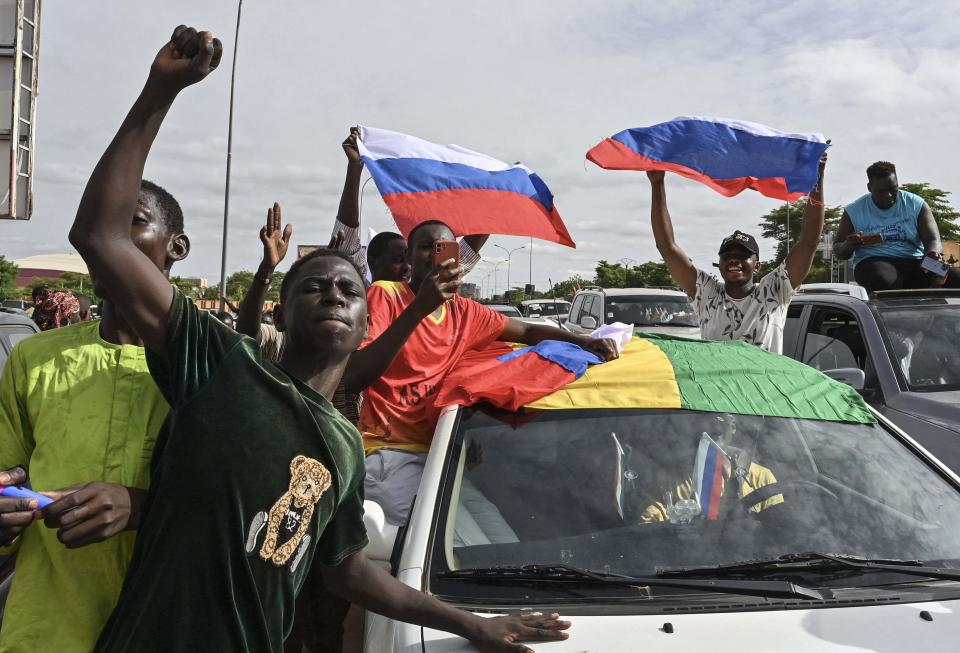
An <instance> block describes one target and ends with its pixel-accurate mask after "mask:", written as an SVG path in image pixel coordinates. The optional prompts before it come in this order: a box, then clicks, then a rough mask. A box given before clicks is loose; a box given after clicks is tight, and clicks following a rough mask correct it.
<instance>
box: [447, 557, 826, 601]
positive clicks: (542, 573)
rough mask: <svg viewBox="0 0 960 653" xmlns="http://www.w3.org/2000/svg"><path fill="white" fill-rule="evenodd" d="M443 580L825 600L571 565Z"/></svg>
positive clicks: (780, 588) (760, 586)
mask: <svg viewBox="0 0 960 653" xmlns="http://www.w3.org/2000/svg"><path fill="white" fill-rule="evenodd" d="M437 577H438V578H443V579H446V580H469V581H474V582H477V581H480V582H484V581H487V582H496V583H502V582H511V581H518V582H522V581H541V582H580V583H585V582H586V583H602V584H613V585H624V586H654V587H674V588H679V589H690V590H698V591H703V592H721V593H726V594H747V595H750V596H762V597H766V598H777V599H814V600H818V601H819V600H822V599H824V598H826V597H825V595H824V593H823V592H822V591H820V590H815V589H813V588H810V587H804V586H802V585H797V584H795V583H792V582H789V581H781V580H724V581H717V580H712V579H696V578H676V579H674V578H661V577H659V576H626V575H623V574H614V573H610V572H606V571H596V570H593V569H581V568H579V567H573V566H570V565H519V566H502V567H478V568H473V569H457V570H455V571H442V572H439V573H437Z"/></svg>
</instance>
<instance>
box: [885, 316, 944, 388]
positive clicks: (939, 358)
mask: <svg viewBox="0 0 960 653" xmlns="http://www.w3.org/2000/svg"><path fill="white" fill-rule="evenodd" d="M879 315H880V322H881V324H882V326H883V328H884V330H885V332H886V336H887V349H888V351H889V355H890V359H891V360H892V361H893V362H894V365H896V366H897V367H899V368H900V370H901V371H902V372H903V377H904V378H905V379H906V381H907V385H908V386H909V388H910V390H912V391H914V392H940V391H950V390H960V348H958V346H957V343H958V341H960V304H955V303H950V302H949V301H945V300H939V302H937V303H934V300H930V301H928V302H925V303H921V304H918V305H912V306H897V305H894V306H883V307H881V308H880V309H879Z"/></svg>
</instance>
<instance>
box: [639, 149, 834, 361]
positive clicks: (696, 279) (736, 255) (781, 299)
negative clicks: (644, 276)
mask: <svg viewBox="0 0 960 653" xmlns="http://www.w3.org/2000/svg"><path fill="white" fill-rule="evenodd" d="M826 162H827V155H826V154H824V155H823V158H821V159H820V176H819V178H818V179H817V185H816V186H814V188H813V190H811V191H810V195H809V197H808V198H807V203H806V206H805V207H804V211H803V225H802V226H801V228H800V239H799V241H798V242H797V244H796V245H795V246H794V247H793V249H791V250H790V253H789V254H788V255H787V258H786V259H785V260H784V262H783V263H781V264H780V265H779V266H777V267H776V268H775V269H774V270H771V271H770V272H769V273H768V274H766V275H765V276H764V277H763V279H761V280H760V281H758V282H756V283H755V282H754V275H755V274H756V271H757V267H758V266H759V264H760V248H759V247H758V246H757V241H756V239H755V238H754V237H753V236H751V235H749V234H745V233H743V232H742V231H739V230H737V231H735V232H733V233H732V234H731V235H729V236H727V237H726V238H724V239H723V242H722V243H721V244H720V251H719V256H720V261H719V263H718V264H714V265H716V266H717V267H718V268H719V269H720V277H721V278H722V279H723V282H722V283H721V282H720V281H718V280H717V279H716V278H715V277H714V276H713V275H711V274H708V273H707V272H706V271H704V270H699V269H697V267H696V266H694V264H693V261H691V260H690V257H688V256H687V254H686V253H685V252H684V251H683V250H682V249H680V246H679V245H678V244H677V242H676V241H675V240H674V237H673V224H672V223H671V221H670V212H669V211H668V210H667V193H666V187H665V185H664V180H663V178H664V173H663V172H662V171H649V172H647V177H648V178H649V179H650V185H651V187H652V190H653V203H652V205H651V209H650V221H651V224H652V226H653V237H654V240H655V241H656V243H657V249H658V250H659V251H660V255H661V256H663V260H664V261H665V262H666V264H667V269H668V270H669V271H670V274H671V275H672V276H673V278H674V280H676V282H677V285H679V286H680V287H681V288H682V289H683V291H684V292H685V293H687V295H688V296H689V297H690V299H691V300H692V301H693V307H694V308H695V309H696V311H697V315H698V316H699V318H700V333H701V335H702V336H703V338H704V339H706V340H743V341H745V342H749V343H750V344H752V345H757V346H758V347H760V348H762V349H765V350H767V351H772V352H774V353H777V354H780V353H782V352H783V325H784V323H785V322H786V319H787V306H788V305H789V304H790V298H791V297H793V293H794V289H795V288H796V287H797V286H799V285H800V284H801V283H802V282H803V280H804V279H805V278H806V276H807V274H808V273H809V272H810V266H811V265H812V264H813V257H814V254H816V251H817V243H819V242H820V233H821V232H822V231H823V220H824V207H823V171H824V167H825V166H826Z"/></svg>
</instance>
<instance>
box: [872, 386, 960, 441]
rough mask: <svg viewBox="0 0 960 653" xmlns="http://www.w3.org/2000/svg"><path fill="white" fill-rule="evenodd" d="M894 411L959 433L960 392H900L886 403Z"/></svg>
mask: <svg viewBox="0 0 960 653" xmlns="http://www.w3.org/2000/svg"><path fill="white" fill-rule="evenodd" d="M887 405H888V406H889V407H890V408H893V409H894V410H899V411H900V412H902V413H908V414H910V415H911V416H913V417H916V418H917V419H919V420H923V421H925V422H932V423H934V424H936V425H937V426H940V427H943V428H945V429H948V430H951V431H955V432H957V433H960V391H956V390H953V391H949V392H902V393H900V394H899V395H897V396H896V397H894V398H892V399H891V400H890V401H888V402H887Z"/></svg>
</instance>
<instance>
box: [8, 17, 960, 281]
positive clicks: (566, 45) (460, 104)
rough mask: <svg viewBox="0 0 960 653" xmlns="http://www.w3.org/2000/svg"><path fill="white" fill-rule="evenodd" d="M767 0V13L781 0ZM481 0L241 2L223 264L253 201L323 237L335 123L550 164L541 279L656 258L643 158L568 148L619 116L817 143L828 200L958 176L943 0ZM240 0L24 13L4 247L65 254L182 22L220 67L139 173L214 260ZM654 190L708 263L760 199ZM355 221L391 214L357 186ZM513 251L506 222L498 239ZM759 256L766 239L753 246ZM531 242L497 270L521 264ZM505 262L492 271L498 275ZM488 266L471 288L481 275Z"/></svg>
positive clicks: (956, 97) (298, 233)
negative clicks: (26, 174) (34, 62)
mask: <svg viewBox="0 0 960 653" xmlns="http://www.w3.org/2000/svg"><path fill="white" fill-rule="evenodd" d="M778 4H782V8H781V9H776V8H775V7H776V6H777V5H778ZM759 7H760V5H758V4H757V3H754V2H746V1H741V0H733V1H731V2H726V3H716V2H683V3H665V2H640V1H634V2H627V1H601V2H575V1H572V0H544V1H532V0H531V1H519V0H507V1H504V0H488V1H486V2H472V3H467V2H439V1H434V2H427V1H425V0H421V1H415V0H408V1H405V2H396V1H395V0H394V1H383V2H381V1H368V2H350V3H346V2H341V3H330V2H323V3H319V2H309V1H308V0H296V1H294V0H273V1H271V2H267V1H266V0H247V2H246V3H245V4H244V7H243V12H244V13H243V18H242V24H241V32H240V48H239V57H238V64H237V87H236V109H235V124H234V153H233V180H232V194H231V213H230V236H229V241H228V242H229V252H230V253H229V259H228V270H229V271H234V270H238V269H253V268H255V266H256V265H257V262H258V261H259V256H260V251H261V250H260V245H259V241H258V238H257V231H258V228H259V225H260V224H261V223H262V220H263V216H264V214H265V210H266V207H267V206H269V205H270V204H271V203H272V202H273V201H274V200H279V201H280V202H282V203H283V205H284V209H285V210H284V216H285V218H286V219H287V220H288V221H290V222H293V223H294V229H295V232H294V241H295V243H299V244H316V243H323V242H326V240H327V239H328V238H329V234H330V228H331V225H332V222H333V218H334V216H335V213H336V206H337V202H338V200H339V194H340V187H341V184H342V180H343V173H344V165H345V159H344V156H343V153H342V151H341V149H340V142H341V141H342V140H343V138H344V137H345V136H346V134H347V132H348V128H349V126H350V125H354V124H358V123H359V124H366V125H371V126H377V127H383V128H387V129H393V130H397V131H402V132H407V133H410V134H414V135H417V136H420V137H422V138H426V139H428V140H432V141H436V142H443V143H457V144H459V145H462V146H464V147H468V148H471V149H474V150H479V151H481V152H484V153H486V154H490V155H492V156H495V157H497V158H499V159H502V160H505V161H517V160H520V161H523V162H524V163H525V164H526V165H528V166H529V167H531V168H532V169H534V170H536V171H537V172H538V173H540V175H541V176H542V177H543V178H544V180H545V181H546V182H547V184H548V185H549V186H550V188H551V190H552V191H553V193H554V195H555V197H556V201H557V206H558V208H559V210H560V213H561V215H562V216H563V217H564V220H565V222H566V224H567V227H568V228H569V230H570V232H571V234H572V236H573V238H574V240H576V242H577V249H576V250H570V249H567V248H564V247H559V246H556V245H553V244H548V243H539V242H537V243H535V245H534V252H533V270H532V277H533V281H534V282H535V283H537V284H538V286H539V287H544V286H545V285H546V280H547V278H548V277H551V278H552V279H553V280H554V281H558V280H561V279H565V278H567V277H569V276H570V275H571V274H574V273H581V274H583V275H585V276H591V275H592V268H593V266H594V264H595V262H596V261H597V260H598V259H600V258H606V259H608V260H616V259H620V258H624V257H627V258H631V259H635V260H638V261H646V260H651V259H657V258H658V256H657V253H656V249H655V248H654V245H653V238H652V236H651V233H650V228H649V208H650V207H649V187H648V184H647V182H646V178H645V176H644V175H643V174H642V173H634V172H612V171H604V170H601V169H599V168H597V167H596V166H594V165H593V164H590V163H588V162H586V160H585V159H584V153H585V152H586V151H587V150H588V149H589V148H590V147H591V146H593V145H594V144H595V143H597V142H598V141H599V140H601V139H602V138H604V137H606V136H609V135H611V134H613V133H615V132H617V131H620V130H621V129H625V128H628V127H638V126H644V125H648V124H652V123H656V122H661V121H663V120H668V119H670V118H672V117H674V116H676V115H714V116H725V117H732V118H740V119H745V120H751V121H755V122H761V123H765V124H768V125H771V126H774V127H776V128H779V129H782V130H785V131H818V132H821V133H823V134H825V135H826V136H827V137H829V138H832V139H833V143H834V148H833V149H832V150H831V153H830V163H829V166H828V177H827V182H826V192H827V200H828V202H830V203H836V204H839V203H845V202H848V201H850V200H852V199H854V198H856V197H857V196H858V195H860V194H861V193H862V192H864V184H865V181H866V180H865V177H864V173H863V170H864V168H865V167H866V165H867V164H869V163H870V162H872V161H874V160H876V159H881V158H883V159H889V160H892V161H894V162H895V163H896V164H897V166H898V169H899V170H900V177H901V181H928V182H930V183H932V184H934V185H936V186H938V187H941V188H945V189H948V190H955V191H960V171H958V166H957V165H956V164H955V158H954V149H953V148H955V147H956V145H957V143H958V142H960V138H958V136H960V121H958V120H957V119H956V117H957V115H958V110H960V66H958V63H957V62H958V54H960V46H958V45H957V44H958V43H960V23H958V21H956V20H954V19H953V17H954V9H953V7H952V3H951V4H948V3H947V2H940V1H930V2H925V3H901V6H900V7H899V8H898V7H896V3H877V2H860V1H850V2H844V3H835V2H831V3H828V2H790V3H764V4H763V7H764V8H763V10H762V12H760V11H759ZM235 19H236V3H235V2H227V1H221V0H204V2H196V1H195V0H194V1H189V2H188V1H186V0H167V1H165V2H163V3H159V2H150V3H147V2H121V1H119V0H96V1H94V0H70V1H69V2H67V1H65V0H47V2H46V3H45V5H44V14H43V24H42V35H41V36H42V40H41V43H42V52H41V72H40V89H41V92H40V97H39V104H38V132H37V133H38V142H37V163H36V181H35V186H34V193H35V210H34V215H33V219H32V220H30V221H29V222H20V223H11V222H3V223H0V254H2V255H4V256H6V257H8V258H19V257H23V256H28V255H31V254H36V253H43V252H60V251H69V244H68V243H67V237H66V234H67V230H68V228H69V224H70V222H71V220H72V217H73V214H74V212H75V210H76V206H77V203H78V201H79V198H80V195H81V193H82V190H83V184H84V182H85V181H86V178H87V176H88V175H89V173H90V171H91V170H92V168H93V166H94V164H95V163H96V161H97V159H98V157H99V156H100V154H101V153H102V151H103V149H104V148H105V147H106V145H107V143H108V142H109V140H110V139H111V137H112V135H113V133H114V132H115V130H116V128H117V126H118V125H119V124H120V121H121V120H122V118H123V115H124V114H125V113H126V111H127V109H128V108H129V106H130V104H131V102H132V101H133V99H134V98H135V97H136V95H137V93H138V91H139V90H140V87H141V86H142V84H143V80H144V79H145V76H146V73H147V70H148V67H149V64H150V62H151V60H152V58H153V56H154V54H155V53H156V51H157V50H158V49H159V47H160V46H161V45H162V44H163V43H164V42H165V41H166V39H167V38H168V37H169V34H170V32H171V31H172V29H173V28H174V27H175V26H176V25H177V24H179V23H186V24H191V25H194V26H196V27H198V28H201V29H209V30H211V31H213V32H214V33H215V34H217V35H218V36H219V37H220V38H221V39H222V40H223V42H224V45H225V47H226V49H227V51H226V53H225V62H224V65H222V66H221V69H220V70H218V71H217V72H216V73H214V74H213V75H212V76H211V77H210V78H208V79H207V80H206V81H205V82H203V83H202V84H200V85H198V86H195V87H192V88H190V89H188V90H187V91H185V92H184V93H183V94H182V95H181V96H180V98H179V99H178V101H177V104H176V105H175V106H174V108H173V110H172V111H171V113H170V114H169V116H168V118H167V121H166V123H165V125H164V128H163V130H162V131H161V133H160V136H159V138H158V140H157V143H156V145H155V146H154V148H153V151H152V154H151V157H150V160H149V161H148V164H147V170H146V175H147V177H148V178H151V179H153V180H155V181H157V182H158V183H160V184H161V185H163V186H165V187H166V188H167V189H168V190H170V191H171V192H172V193H173V194H174V195H175V196H176V197H177V198H178V199H179V201H180V203H181V204H182V206H183V208H184V211H185V214H186V220H187V231H188V233H189V234H190V236H191V239H192V242H193V250H192V252H191V254H190V257H189V259H188V260H187V261H185V262H184V263H181V264H179V265H178V268H177V269H176V271H177V272H178V273H179V274H181V275H183V276H204V277H207V278H209V279H210V280H211V282H216V280H217V279H219V269H220V238H221V236H220V234H221V228H222V216H223V179H224V171H225V159H226V135H227V107H228V100H229V83H230V70H229V65H230V60H229V57H230V56H232V54H233V50H234V48H233V30H234V24H235V22H234V21H235ZM668 197H669V200H670V208H671V212H672V214H673V217H674V223H675V227H676V231H677V237H678V240H679V241H680V243H681V245H682V246H683V247H684V248H685V249H686V250H687V252H688V253H689V254H690V255H691V257H692V258H693V259H694V261H695V263H696V264H697V265H699V266H702V267H709V264H710V263H711V262H712V261H713V260H714V259H715V252H716V247H717V244H718V242H719V240H720V239H721V237H722V236H723V235H725V234H727V233H729V232H731V231H733V230H734V229H736V228H744V229H748V230H751V229H752V230H755V231H756V224H757V222H758V219H759V216H761V215H763V214H764V213H765V212H766V211H768V210H770V209H771V208H773V207H775V206H776V204H775V203H774V202H773V201H772V200H769V199H766V198H763V197H761V196H759V195H757V194H755V193H749V194H746V193H745V194H743V195H741V196H739V197H735V198H732V199H727V198H723V197H721V196H720V195H718V194H716V193H715V192H713V191H712V190H710V189H708V188H706V187H704V186H700V185H697V184H695V183H692V182H688V181H686V180H682V179H680V178H678V177H675V176H672V177H670V178H669V179H668ZM363 201H364V204H363V221H364V224H365V225H366V226H370V227H373V228H374V229H377V230H385V229H391V228H392V219H391V218H390V215H389V213H388V212H387V211H386V209H385V207H384V205H383V203H382V202H381V201H380V198H379V195H378V193H377V191H376V188H375V187H374V185H373V184H372V183H371V184H368V185H367V187H366V190H365V192H364V194H363ZM494 243H495V244H499V245H502V246H504V247H508V248H513V247H518V246H520V245H525V244H527V240H526V239H523V238H512V237H495V238H493V239H491V244H490V245H488V246H487V248H485V250H484V252H483V253H484V254H485V255H487V256H488V257H489V258H491V259H493V260H499V259H501V258H502V257H503V252H502V251H501V250H500V249H497V248H495V247H493V246H492V245H493V244H494ZM763 247H764V251H766V252H769V251H771V249H772V243H765V244H763ZM526 254H527V250H522V251H521V252H519V253H518V254H515V255H514V257H513V270H512V276H513V279H514V280H517V279H521V280H524V281H525V280H526V279H527V276H528V274H530V271H529V268H528V262H529V259H528V258H527V256H526ZM505 267H506V266H501V270H500V284H501V286H503V284H504V283H505V275H504V269H505ZM484 276H485V273H484V272H481V271H478V272H474V273H473V274H472V275H471V276H470V277H468V280H473V281H482V280H483V277H484Z"/></svg>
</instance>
